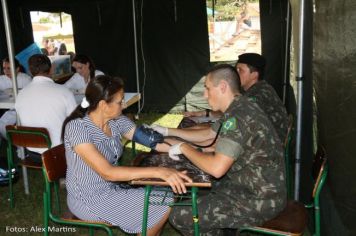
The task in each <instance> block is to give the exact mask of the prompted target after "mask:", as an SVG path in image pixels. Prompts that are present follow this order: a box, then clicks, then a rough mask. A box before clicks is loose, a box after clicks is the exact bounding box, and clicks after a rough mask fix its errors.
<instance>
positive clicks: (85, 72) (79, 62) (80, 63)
mask: <svg viewBox="0 0 356 236" xmlns="http://www.w3.org/2000/svg"><path fill="white" fill-rule="evenodd" d="M72 67H73V68H74V69H75V71H76V73H75V74H74V75H73V76H72V77H71V78H70V79H69V80H68V81H67V82H65V83H64V86H65V87H67V88H69V89H70V90H72V91H75V92H76V93H82V94H83V93H84V91H85V88H86V86H87V85H88V83H89V81H90V79H92V78H94V77H95V76H97V75H103V74H104V73H103V72H101V71H99V70H96V69H95V65H94V62H93V60H92V59H91V58H90V57H88V56H86V55H82V54H76V55H75V56H74V58H73V61H72Z"/></svg>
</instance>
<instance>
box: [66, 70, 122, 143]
mask: <svg viewBox="0 0 356 236" xmlns="http://www.w3.org/2000/svg"><path fill="white" fill-rule="evenodd" d="M123 89H124V82H123V80H122V79H121V78H120V77H111V76H108V75H98V76H96V77H94V79H91V80H90V81H89V83H88V86H87V88H86V90H85V98H86V100H87V101H88V103H89V107H87V108H83V107H81V104H79V105H78V106H77V107H76V108H75V109H74V111H73V112H72V113H71V114H70V115H69V116H68V117H67V118H66V119H65V120H64V122H63V126H62V139H64V131H65V127H66V125H67V124H68V122H70V121H71V120H74V119H77V118H83V117H84V116H85V115H86V114H87V113H90V112H92V111H94V110H95V109H96V108H97V107H98V104H99V102H100V101H101V100H104V101H105V102H107V103H109V102H111V101H112V100H113V98H114V95H115V94H116V93H118V92H119V91H121V90H123Z"/></svg>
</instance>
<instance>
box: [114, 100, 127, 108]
mask: <svg viewBox="0 0 356 236" xmlns="http://www.w3.org/2000/svg"><path fill="white" fill-rule="evenodd" d="M113 103H116V104H117V105H119V106H121V107H125V106H126V102H125V99H122V100H121V101H113Z"/></svg>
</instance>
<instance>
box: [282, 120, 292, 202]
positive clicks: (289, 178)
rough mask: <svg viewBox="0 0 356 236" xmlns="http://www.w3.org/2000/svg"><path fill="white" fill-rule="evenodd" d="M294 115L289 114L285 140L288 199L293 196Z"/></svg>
mask: <svg viewBox="0 0 356 236" xmlns="http://www.w3.org/2000/svg"><path fill="white" fill-rule="evenodd" d="M293 123H294V119H293V115H291V114H290V115H289V116H288V130H287V135H286V138H285V140H284V160H285V165H286V183H287V197H288V199H292V198H293V176H292V173H293V171H292V170H293V169H292V166H291V164H292V163H291V159H290V147H291V144H292V140H293Z"/></svg>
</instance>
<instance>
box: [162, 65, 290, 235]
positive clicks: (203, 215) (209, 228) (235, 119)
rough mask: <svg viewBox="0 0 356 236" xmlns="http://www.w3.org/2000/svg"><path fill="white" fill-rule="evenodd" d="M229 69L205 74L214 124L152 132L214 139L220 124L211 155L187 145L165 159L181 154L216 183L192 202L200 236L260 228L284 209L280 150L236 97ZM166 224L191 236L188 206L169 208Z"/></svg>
mask: <svg viewBox="0 0 356 236" xmlns="http://www.w3.org/2000/svg"><path fill="white" fill-rule="evenodd" d="M238 81H239V76H238V74H237V72H236V70H235V68H234V67H232V66H229V65H218V66H216V67H214V68H213V69H212V70H211V72H210V73H209V74H208V76H207V79H206V82H205V94H204V95H205V97H206V98H207V99H208V102H209V105H210V106H211V107H212V109H213V110H214V111H216V110H220V111H222V112H223V113H224V114H223V117H222V119H221V120H220V122H218V123H216V124H214V125H213V126H212V127H207V128H205V129H199V130H182V129H167V128H165V127H158V128H157V127H155V128H156V130H157V131H159V132H160V133H162V134H165V135H175V136H180V137H182V138H184V139H186V140H189V141H194V142H200V141H205V140H207V139H211V138H214V137H215V135H216V134H217V132H218V129H219V126H220V125H219V123H220V124H221V125H222V126H221V130H220V133H219V134H218V135H219V136H218V139H217V142H216V149H215V153H202V152H199V151H197V150H196V149H194V148H193V147H192V146H190V145H188V144H187V143H179V144H175V145H173V146H172V147H171V148H170V150H169V155H170V156H171V157H172V158H175V155H178V154H184V155H185V156H186V157H187V158H188V159H189V160H190V161H191V162H192V163H193V164H195V165H196V166H198V167H199V168H200V169H202V170H203V171H205V172H207V173H209V174H210V175H212V176H213V177H215V178H216V179H215V180H214V181H213V182H212V188H211V191H210V192H209V193H208V194H206V195H203V196H199V197H198V212H199V225H200V232H201V234H202V235H220V234H222V233H223V230H222V229H225V228H230V229H236V228H239V227H241V226H247V225H260V224H261V223H262V222H264V221H266V220H268V219H270V218H272V217H274V216H275V215H277V214H278V213H279V212H280V211H281V210H282V209H283V208H284V206H285V204H286V187H285V172H284V158H283V148H282V145H281V143H280V141H279V138H278V135H277V133H276V131H275V129H274V128H273V126H272V124H271V122H270V121H269V119H268V118H267V116H266V115H265V113H264V112H263V111H262V110H261V109H260V108H259V107H258V105H256V104H255V103H253V102H251V101H250V99H249V98H248V97H245V96H241V94H240V93H239V84H238ZM170 222H171V224H172V225H173V226H174V227H175V228H177V229H178V230H179V231H180V232H181V233H183V234H184V235H192V234H193V221H192V211H191V207H189V206H186V207H174V208H173V210H172V213H171V215H170Z"/></svg>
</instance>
